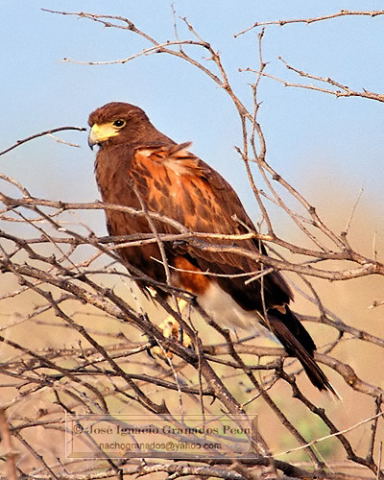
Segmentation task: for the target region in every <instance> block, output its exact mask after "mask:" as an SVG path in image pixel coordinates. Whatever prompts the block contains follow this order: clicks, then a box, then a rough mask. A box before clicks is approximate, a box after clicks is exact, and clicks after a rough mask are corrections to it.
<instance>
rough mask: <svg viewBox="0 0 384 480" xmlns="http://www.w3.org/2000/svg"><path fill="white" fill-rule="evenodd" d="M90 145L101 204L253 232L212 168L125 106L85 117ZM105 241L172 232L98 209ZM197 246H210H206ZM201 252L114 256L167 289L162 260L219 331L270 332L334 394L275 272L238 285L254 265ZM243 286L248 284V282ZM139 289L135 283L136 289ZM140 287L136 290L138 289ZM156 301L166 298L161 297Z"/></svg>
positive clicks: (146, 248) (256, 246)
mask: <svg viewBox="0 0 384 480" xmlns="http://www.w3.org/2000/svg"><path fill="white" fill-rule="evenodd" d="M88 123H89V126H90V127H91V130H90V134H89V145H90V147H91V148H92V147H93V146H94V145H98V146H99V147H100V148H99V150H98V152H97V156H96V162H95V173H96V179H97V183H98V186H99V189H100V192H101V196H102V199H103V201H104V202H107V203H110V204H116V205H123V206H129V207H132V208H135V209H138V210H142V209H143V208H144V209H145V210H146V211H147V212H157V213H159V214H161V215H164V216H165V217H168V218H171V219H174V220H176V221H177V222H178V223H179V224H182V225H183V226H184V227H185V228H186V229H187V230H188V231H191V232H204V233H219V234H225V235H228V234H231V235H233V234H244V233H248V232H249V231H250V230H251V231H254V230H255V227H254V225H253V223H252V221H251V220H250V218H249V217H248V215H247V213H246V211H245V209H244V207H243V205H242V203H241V201H240V199H239V197H238V196H237V194H236V193H235V191H234V189H233V188H232V187H231V185H230V184H229V183H228V182H227V181H226V180H224V178H223V177H222V176H221V175H220V174H219V173H218V172H216V171H215V170H214V169H213V168H212V167H210V166H209V165H208V164H206V163H205V162H203V161H202V160H201V159H200V158H198V157H196V156H195V155H193V154H192V153H190V152H189V151H188V146H189V145H190V144H180V145H179V144H176V143H175V142H174V141H173V140H171V139H170V138H169V137H167V136H166V135H164V134H163V133H161V132H159V131H158V130H157V129H156V128H155V127H154V126H153V125H152V123H151V122H150V120H149V118H148V117H147V115H146V114H145V112H144V111H143V110H142V109H141V108H139V107H137V106H134V105H130V104H128V103H121V102H112V103H108V104H106V105H104V106H102V107H100V108H98V109H97V110H95V111H94V112H93V113H91V115H90V116H89V122H88ZM106 217H107V227H108V231H109V233H110V234H111V235H113V236H119V235H129V234H137V233H153V230H154V227H155V229H156V231H157V232H158V233H168V234H172V233H179V232H178V230H177V229H175V227H174V226H172V225H170V224H169V223H164V222H162V221H160V220H157V219H152V220H150V221H149V220H148V216H147V217H146V216H137V215H135V216H134V215H130V214H129V213H126V212H122V211H118V210H106ZM204 242H205V244H206V243H207V242H208V243H209V242H210V243H211V244H212V245H213V244H214V243H218V240H215V239H212V238H207V239H205V240H204ZM219 242H221V243H223V244H224V243H226V244H227V245H232V246H233V245H234V246H240V247H242V248H245V249H247V250H249V251H250V252H255V253H262V254H264V255H265V254H266V248H265V246H264V245H263V244H262V243H261V242H260V240H258V239H255V238H247V239H244V240H228V239H227V240H222V241H219ZM213 250H214V249H204V248H203V247H202V246H200V248H199V245H198V244H197V243H196V242H191V244H186V246H185V247H184V248H179V247H177V245H175V243H171V242H168V243H167V242H164V251H163V253H162V252H161V251H160V248H159V246H158V244H157V243H151V244H146V245H143V246H140V247H139V246H132V247H126V248H122V249H119V252H120V255H121V257H122V258H123V259H124V260H125V261H126V262H127V263H128V265H131V266H133V267H135V268H136V269H139V270H140V271H142V272H144V273H145V274H146V275H147V276H148V277H149V278H151V279H153V280H155V281H156V282H165V281H166V271H165V268H164V263H163V257H164V253H165V255H166V259H167V263H168V265H169V272H170V280H171V283H172V285H173V286H175V287H179V288H181V289H184V290H186V291H188V292H191V293H192V294H193V295H194V296H195V298H196V301H197V302H198V304H199V305H200V306H201V307H202V308H203V309H205V311H207V312H208V313H209V314H211V315H212V316H213V317H214V318H215V319H216V320H217V321H218V322H219V323H223V324H225V325H229V326H232V327H234V326H240V327H242V328H244V329H248V330H251V329H252V327H253V326H255V325H256V324H257V322H260V323H262V324H263V326H264V327H266V328H267V329H269V330H270V331H272V333H273V334H274V336H275V337H277V339H278V340H279V341H280V342H281V343H282V345H283V346H284V348H285V350H286V351H287V353H288V355H290V356H294V357H296V358H297V359H298V360H299V361H300V362H301V364H302V366H303V367H304V370H305V372H306V373H307V375H308V377H309V379H310V381H311V382H312V383H313V385H315V386H316V387H317V388H318V389H319V390H329V391H331V392H334V390H333V388H332V386H331V385H330V383H329V381H328V379H327V377H326V376H325V374H324V372H323V371H322V370H321V369H320V368H319V366H318V365H317V364H316V362H315V360H314V352H315V350H316V345H315V343H314V341H313V340H312V338H311V336H310V335H309V333H308V332H307V330H306V329H305V328H304V326H303V325H302V324H301V322H300V321H299V320H298V319H297V317H296V316H295V315H294V314H293V313H292V311H291V310H290V308H289V303H290V301H291V300H292V292H291V290H290V288H289V287H288V285H287V283H286V281H285V280H284V278H283V277H282V275H281V274H280V273H279V272H278V271H272V272H270V273H268V274H266V275H260V276H259V278H257V279H256V280H254V281H252V282H245V280H246V279H247V274H250V275H252V273H253V275H255V274H256V273H257V272H260V271H261V270H262V268H263V265H262V264H260V262H258V261H257V260H254V259H251V258H249V257H246V256H242V255H240V254H238V253H236V252H233V250H232V251H228V250H227V251H226V250H225V249H224V250H223V251H213ZM248 278H249V277H248ZM139 284H140V281H139ZM141 286H142V287H144V286H145V285H144V284H143V283H141ZM158 293H159V294H161V295H166V294H165V293H164V289H161V288H158Z"/></svg>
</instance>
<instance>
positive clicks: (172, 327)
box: [151, 300, 192, 358]
mask: <svg viewBox="0 0 384 480" xmlns="http://www.w3.org/2000/svg"><path fill="white" fill-rule="evenodd" d="M176 302H177V310H178V311H179V313H180V314H182V312H183V310H184V309H185V307H186V306H187V302H186V301H185V300H177V301H176ZM159 328H160V330H161V331H162V332H163V335H164V337H165V338H171V339H172V340H176V341H177V342H181V343H182V344H183V346H184V347H187V348H188V347H190V346H191V345H192V340H191V338H190V337H189V335H187V334H186V333H185V332H183V329H182V328H181V327H180V324H179V322H178V321H177V320H176V319H175V318H174V317H173V316H172V315H168V316H167V317H166V318H165V319H164V320H163V321H162V322H161V323H160V325H159ZM151 351H152V353H153V354H155V355H157V356H159V357H163V358H164V353H165V355H166V357H167V358H172V357H173V354H172V353H171V352H168V351H165V350H164V349H163V348H161V347H160V346H156V347H153V348H152V350H151Z"/></svg>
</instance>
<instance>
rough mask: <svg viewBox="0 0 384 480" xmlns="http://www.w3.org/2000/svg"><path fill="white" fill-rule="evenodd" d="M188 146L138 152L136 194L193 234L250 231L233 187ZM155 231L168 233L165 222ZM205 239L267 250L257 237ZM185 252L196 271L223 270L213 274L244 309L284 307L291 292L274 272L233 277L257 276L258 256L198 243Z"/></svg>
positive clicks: (149, 207) (165, 147) (146, 149)
mask: <svg viewBox="0 0 384 480" xmlns="http://www.w3.org/2000/svg"><path fill="white" fill-rule="evenodd" d="M188 146H189V144H182V145H163V146H160V147H159V146H153V147H144V148H138V149H137V150H136V154H135V166H134V168H133V170H132V171H133V172H134V171H135V168H136V169H137V171H138V172H139V175H140V178H141V184H140V195H142V197H143V199H145V201H146V204H147V207H148V210H153V211H156V212H160V213H162V214H163V215H165V216H167V217H170V218H173V219H175V220H177V221H178V222H179V223H181V224H183V225H185V226H186V227H187V228H188V229H189V230H190V231H193V232H207V233H220V234H242V233H246V232H247V231H248V229H250V230H251V231H254V225H253V223H252V221H251V220H250V218H249V217H248V215H247V214H246V212H245V210H244V207H243V205H242V203H241V201H240V199H239V197H238V196H237V194H236V193H235V191H234V190H233V188H232V187H231V186H230V185H229V183H228V182H226V181H225V180H224V178H223V177H222V176H221V175H220V174H219V173H218V172H216V171H215V170H214V169H212V168H211V167H210V166H209V165H207V164H206V163H204V162H203V161H202V160H200V159H199V158H197V157H196V156H194V155H193V154H191V153H190V152H189V151H187V147H188ZM143 178H144V179H145V183H144V184H143V183H142V180H143ZM159 229H160V231H172V229H171V228H170V227H167V226H166V225H164V224H163V225H161V226H160V227H159ZM204 241H205V242H209V243H214V244H231V245H235V246H240V247H242V248H246V249H248V250H250V251H254V252H259V251H261V252H262V253H263V254H265V253H266V250H265V247H264V246H263V245H262V244H261V242H260V241H259V240H258V239H247V240H217V239H206V240H204ZM170 254H172V252H170ZM186 254H187V255H188V257H189V259H190V260H191V261H192V262H193V264H194V265H195V266H196V267H198V268H199V269H201V270H203V271H208V272H212V273H215V274H221V275H222V274H224V276H216V277H215V280H216V281H217V282H218V283H219V285H220V286H221V288H223V290H225V291H226V292H227V293H229V294H230V295H231V296H232V297H233V298H234V300H236V302H237V303H239V305H241V306H242V307H243V308H244V309H245V310H254V309H257V310H259V311H263V305H265V307H266V308H269V307H273V306H276V305H284V304H286V303H288V302H289V300H290V298H291V296H292V295H291V292H290V289H289V287H288V285H287V284H286V282H285V281H284V279H283V278H282V276H281V275H280V274H279V273H278V272H272V273H270V274H267V275H265V276H261V277H260V278H259V279H258V280H255V281H253V282H251V283H248V284H246V283H245V280H247V279H248V278H249V277H247V276H240V277H234V276H233V275H236V274H242V273H250V274H251V273H254V274H257V272H259V271H260V270H262V268H263V267H262V265H260V263H259V262H257V261H256V260H252V259H250V258H247V257H244V256H241V255H239V254H236V253H229V252H220V251H207V250H204V249H203V248H202V249H200V248H198V247H196V246H193V247H188V248H187V250H186ZM225 275H228V277H226V276H225ZM262 292H263V293H262Z"/></svg>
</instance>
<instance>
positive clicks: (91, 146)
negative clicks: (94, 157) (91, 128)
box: [88, 134, 96, 150]
mask: <svg viewBox="0 0 384 480" xmlns="http://www.w3.org/2000/svg"><path fill="white" fill-rule="evenodd" d="M95 145H96V142H94V141H93V140H92V139H91V134H89V135H88V147H89V148H90V149H91V150H93V147H94V146H95Z"/></svg>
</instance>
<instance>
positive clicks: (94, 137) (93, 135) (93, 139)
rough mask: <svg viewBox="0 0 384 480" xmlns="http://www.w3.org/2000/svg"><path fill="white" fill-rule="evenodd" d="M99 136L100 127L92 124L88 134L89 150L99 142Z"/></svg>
mask: <svg viewBox="0 0 384 480" xmlns="http://www.w3.org/2000/svg"><path fill="white" fill-rule="evenodd" d="M99 136H100V127H99V126H98V125H97V124H95V125H92V128H91V130H90V132H89V135H88V146H89V148H90V149H91V150H93V147H94V146H95V145H97V144H98V143H99V142H100V140H99Z"/></svg>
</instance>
